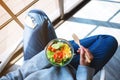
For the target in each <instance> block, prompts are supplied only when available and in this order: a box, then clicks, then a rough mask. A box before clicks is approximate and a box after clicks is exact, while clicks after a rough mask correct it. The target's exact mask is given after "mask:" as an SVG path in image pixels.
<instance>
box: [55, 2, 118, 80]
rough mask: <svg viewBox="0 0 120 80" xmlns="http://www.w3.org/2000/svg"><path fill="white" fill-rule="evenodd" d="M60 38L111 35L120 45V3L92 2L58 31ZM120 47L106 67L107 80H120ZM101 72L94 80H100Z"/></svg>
mask: <svg viewBox="0 0 120 80" xmlns="http://www.w3.org/2000/svg"><path fill="white" fill-rule="evenodd" d="M56 33H57V36H58V37H61V38H65V39H67V40H70V39H72V36H71V35H72V33H76V34H77V35H78V36H79V38H80V39H82V38H84V37H87V36H92V35H97V34H109V35H113V36H115V37H116V39H117V40H118V43H119V45H120V36H119V34H120V1H119V0H116V1H115V0H92V1H90V2H89V3H88V4H87V5H85V6H84V7H83V8H82V9H81V10H79V11H78V12H77V13H76V14H75V15H73V16H72V17H71V18H70V19H68V20H67V21H65V22H64V23H63V24H62V25H61V26H60V27H58V28H57V29H56ZM119 57H120V47H119V46H118V50H117V52H116V54H115V55H114V56H113V58H112V59H111V60H110V61H109V62H108V63H107V64H106V66H105V79H106V80H120V77H119V75H120V72H119V71H120V66H119V64H120V59H119ZM99 77H100V72H99V73H98V74H97V75H95V77H94V80H100V78H99Z"/></svg>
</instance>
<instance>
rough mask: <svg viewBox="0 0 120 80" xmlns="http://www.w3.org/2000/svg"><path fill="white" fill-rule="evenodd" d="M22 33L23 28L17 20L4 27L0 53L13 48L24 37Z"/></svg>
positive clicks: (1, 32)
mask: <svg viewBox="0 0 120 80" xmlns="http://www.w3.org/2000/svg"><path fill="white" fill-rule="evenodd" d="M22 34H23V29H22V28H21V27H20V26H19V25H18V24H17V23H16V22H15V21H12V22H10V23H9V24H8V25H7V26H6V27H4V28H2V29H1V30H0V54H2V53H3V52H4V51H6V50H7V49H8V48H11V46H13V45H14V44H15V43H16V42H17V41H18V40H19V39H20V38H21V37H22ZM3 35H4V36H3Z"/></svg>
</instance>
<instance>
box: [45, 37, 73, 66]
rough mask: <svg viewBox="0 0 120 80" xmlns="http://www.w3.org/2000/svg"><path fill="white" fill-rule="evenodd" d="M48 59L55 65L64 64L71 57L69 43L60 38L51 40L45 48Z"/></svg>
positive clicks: (71, 51)
mask: <svg viewBox="0 0 120 80" xmlns="http://www.w3.org/2000/svg"><path fill="white" fill-rule="evenodd" d="M45 53H46V57H47V59H48V61H49V62H50V63H51V64H52V65H55V66H65V65H67V64H69V63H70V61H71V60H72V58H73V55H74V50H73V47H72V46H71V44H70V43H69V42H68V41H67V40H65V39H62V38H57V39H53V40H51V41H50V42H49V43H48V44H47V47H46V50H45Z"/></svg>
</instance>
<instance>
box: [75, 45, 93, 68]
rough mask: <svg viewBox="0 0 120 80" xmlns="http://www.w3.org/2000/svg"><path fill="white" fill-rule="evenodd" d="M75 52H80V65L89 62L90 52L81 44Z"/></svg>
mask: <svg viewBox="0 0 120 80" xmlns="http://www.w3.org/2000/svg"><path fill="white" fill-rule="evenodd" d="M77 52H78V53H80V65H84V66H89V64H90V62H91V61H92V60H93V55H92V54H91V52H90V51H89V50H88V49H87V48H85V47H83V46H81V47H80V48H79V49H78V50H77ZM88 59H89V60H88Z"/></svg>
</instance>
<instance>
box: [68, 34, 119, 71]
mask: <svg viewBox="0 0 120 80" xmlns="http://www.w3.org/2000/svg"><path fill="white" fill-rule="evenodd" d="M80 42H81V44H82V45H83V46H84V47H86V48H88V49H89V50H90V51H91V53H92V54H93V56H94V59H93V61H92V62H91V64H90V67H92V68H95V70H96V72H97V71H99V70H100V69H101V68H102V67H103V66H104V65H105V64H106V63H107V62H108V61H109V60H110V58H111V57H112V56H113V54H114V53H115V51H116V49H117V46H118V43H117V41H116V39H115V38H114V37H112V36H110V35H96V36H92V37H88V38H85V39H82V40H80ZM70 43H71V44H72V46H73V47H74V50H75V52H76V50H77V49H78V46H77V44H75V43H74V41H70ZM79 58H80V56H79V55H78V54H76V56H74V58H73V60H72V61H71V65H73V66H74V67H75V68H76V69H77V66H78V65H79Z"/></svg>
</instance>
